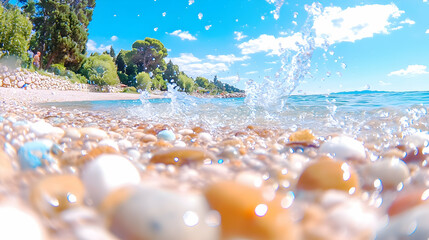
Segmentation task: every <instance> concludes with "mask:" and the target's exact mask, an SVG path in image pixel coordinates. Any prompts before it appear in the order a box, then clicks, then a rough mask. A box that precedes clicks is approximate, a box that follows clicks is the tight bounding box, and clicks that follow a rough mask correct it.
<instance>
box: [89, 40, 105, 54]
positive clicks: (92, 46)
mask: <svg viewBox="0 0 429 240" xmlns="http://www.w3.org/2000/svg"><path fill="white" fill-rule="evenodd" d="M110 47H111V45H107V46H104V45H103V44H101V45H100V46H98V47H97V43H96V42H95V41H94V40H91V39H89V40H88V42H87V43H86V48H87V50H88V52H98V53H102V52H104V51H109V50H110Z"/></svg>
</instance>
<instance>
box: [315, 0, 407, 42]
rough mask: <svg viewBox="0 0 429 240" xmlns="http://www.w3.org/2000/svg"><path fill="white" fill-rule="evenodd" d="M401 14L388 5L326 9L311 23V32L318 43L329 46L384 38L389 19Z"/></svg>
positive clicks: (387, 30)
mask: <svg viewBox="0 0 429 240" xmlns="http://www.w3.org/2000/svg"><path fill="white" fill-rule="evenodd" d="M403 13H404V11H401V10H399V9H398V7H397V6H396V5H395V4H393V3H391V4H388V5H379V4H374V5H363V6H357V7H353V8H347V9H344V10H343V9H341V8H340V7H326V8H325V9H324V10H323V12H322V14H320V15H319V16H316V17H315V19H314V24H313V28H314V30H315V32H316V35H317V37H318V38H321V39H318V40H319V41H321V40H323V39H325V40H326V41H327V42H328V43H329V44H333V43H338V42H354V41H356V40H360V39H364V38H369V37H373V36H374V34H380V33H383V34H388V33H389V31H390V30H392V29H391V25H392V23H391V22H390V21H389V20H390V19H391V18H395V19H396V18H399V17H400V16H401V14H403Z"/></svg>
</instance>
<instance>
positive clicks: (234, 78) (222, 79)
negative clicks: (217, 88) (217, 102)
mask: <svg viewBox="0 0 429 240" xmlns="http://www.w3.org/2000/svg"><path fill="white" fill-rule="evenodd" d="M219 80H221V81H231V82H238V81H240V80H244V78H240V76H228V77H219Z"/></svg>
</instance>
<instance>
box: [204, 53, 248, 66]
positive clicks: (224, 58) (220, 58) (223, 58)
mask: <svg viewBox="0 0 429 240" xmlns="http://www.w3.org/2000/svg"><path fill="white" fill-rule="evenodd" d="M206 57H207V59H209V60H212V61H216V62H224V63H230V64H232V63H234V62H240V61H244V60H247V59H250V57H249V56H243V57H236V56H235V55H234V54H228V55H217V56H214V55H207V56H206Z"/></svg>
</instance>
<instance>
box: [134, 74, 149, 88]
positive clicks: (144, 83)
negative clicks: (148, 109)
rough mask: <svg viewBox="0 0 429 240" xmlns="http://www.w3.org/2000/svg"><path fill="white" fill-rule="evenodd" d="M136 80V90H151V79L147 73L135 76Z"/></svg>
mask: <svg viewBox="0 0 429 240" xmlns="http://www.w3.org/2000/svg"><path fill="white" fill-rule="evenodd" d="M136 80H137V87H136V88H138V89H142V90H146V91H147V90H150V89H151V87H152V79H150V76H149V74H148V73H145V72H141V73H139V74H137V76H136Z"/></svg>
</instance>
